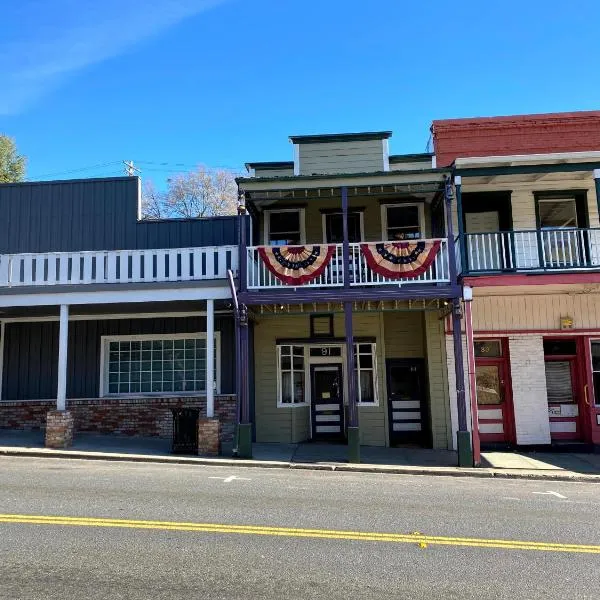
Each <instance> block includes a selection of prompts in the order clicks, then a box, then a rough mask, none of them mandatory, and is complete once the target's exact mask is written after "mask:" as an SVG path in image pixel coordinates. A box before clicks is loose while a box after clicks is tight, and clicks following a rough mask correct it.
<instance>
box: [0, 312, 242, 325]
mask: <svg viewBox="0 0 600 600" xmlns="http://www.w3.org/2000/svg"><path fill="white" fill-rule="evenodd" d="M215 315H232V316H233V313H232V311H230V310H215ZM205 316H206V311H205V310H199V311H188V312H165V313H163V312H160V313H159V312H155V313H115V314H93V315H73V314H69V321H119V320H124V319H172V318H176V319H178V318H185V317H205ZM2 320H3V321H5V322H6V323H45V322H48V321H59V320H60V317H58V316H52V315H50V316H46V317H4V318H3V319H2Z"/></svg>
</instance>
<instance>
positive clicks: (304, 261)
mask: <svg viewBox="0 0 600 600" xmlns="http://www.w3.org/2000/svg"><path fill="white" fill-rule="evenodd" d="M334 251H335V246H262V247H261V248H259V249H258V253H259V254H260V257H261V258H262V260H263V262H264V263H265V266H266V267H267V269H269V271H271V273H273V275H275V277H277V279H279V280H280V281H283V283H285V284H287V285H302V284H303V283H308V282H309V281H312V280H313V279H315V278H316V277H318V276H319V275H321V273H323V271H324V270H325V269H326V268H327V265H328V264H329V262H330V261H331V257H332V256H333V253H334Z"/></svg>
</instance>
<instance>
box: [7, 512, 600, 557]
mask: <svg viewBox="0 0 600 600" xmlns="http://www.w3.org/2000/svg"><path fill="white" fill-rule="evenodd" d="M0 523H25V524H32V525H62V526H79V527H118V528H128V529H153V530H163V531H194V532H198V533H225V534H241V535H270V536H283V537H297V538H320V539H336V540H356V541H368V542H391V543H396V544H419V545H438V546H467V547H471V548H499V549H504V550H538V551H544V552H577V553H587V554H600V545H589V544H562V543H558V542H535V541H527V540H498V539H486V538H465V537H445V536H434V535H424V534H422V533H409V534H401V533H377V532H369V531H344V530H335V529H299V528H290V527H269V526H259V525H227V524H223V523H188V522H174V521H142V520H131V519H105V518H90V517H61V516H45V515H3V514H0Z"/></svg>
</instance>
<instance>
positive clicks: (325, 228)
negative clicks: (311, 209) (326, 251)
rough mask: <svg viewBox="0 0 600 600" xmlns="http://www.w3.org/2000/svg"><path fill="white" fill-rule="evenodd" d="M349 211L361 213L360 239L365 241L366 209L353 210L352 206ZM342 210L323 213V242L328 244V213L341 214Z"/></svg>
mask: <svg viewBox="0 0 600 600" xmlns="http://www.w3.org/2000/svg"><path fill="white" fill-rule="evenodd" d="M348 212H349V213H351V212H354V213H358V214H359V215H360V225H359V227H360V241H361V242H364V241H365V213H364V211H362V210H361V211H357V210H355V211H353V210H352V209H351V208H349V209H348ZM341 214H342V211H341V210H340V211H335V212H330V213H323V214H322V215H321V227H322V229H323V243H324V244H327V243H328V242H327V216H328V215H341Z"/></svg>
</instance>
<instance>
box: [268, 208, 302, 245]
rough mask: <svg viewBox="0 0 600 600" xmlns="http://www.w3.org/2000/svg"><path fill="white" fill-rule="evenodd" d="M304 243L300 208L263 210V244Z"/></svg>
mask: <svg viewBox="0 0 600 600" xmlns="http://www.w3.org/2000/svg"><path fill="white" fill-rule="evenodd" d="M303 243H304V211H303V210H302V209H296V208H294V209H285V210H267V211H265V245H267V246H292V245H294V244H303Z"/></svg>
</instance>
